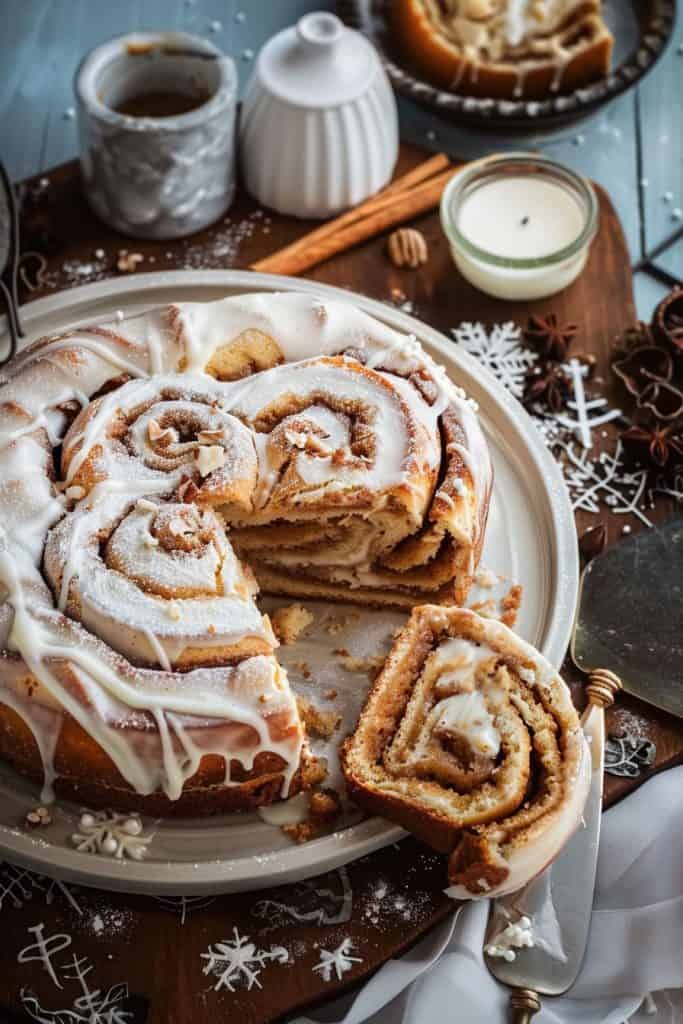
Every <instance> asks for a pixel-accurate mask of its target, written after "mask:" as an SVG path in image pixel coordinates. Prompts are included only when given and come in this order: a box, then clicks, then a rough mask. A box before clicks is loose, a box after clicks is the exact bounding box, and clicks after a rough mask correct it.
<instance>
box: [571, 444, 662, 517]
mask: <svg viewBox="0 0 683 1024" xmlns="http://www.w3.org/2000/svg"><path fill="white" fill-rule="evenodd" d="M554 444H555V449H556V456H557V457H558V461H559V462H560V465H561V467H562V471H563V475H564V478H565V482H566V484H567V487H568V488H569V495H570V497H571V502H572V508H573V509H574V510H576V509H583V511H584V512H599V511H600V503H601V502H602V503H603V504H605V505H607V506H608V507H609V508H610V510H611V511H612V512H614V513H615V514H616V515H629V514H630V515H634V516H637V518H638V519H640V521H641V523H643V525H644V526H652V523H651V522H650V520H649V519H648V518H647V516H646V515H645V513H644V512H643V511H642V510H641V507H640V506H641V502H642V499H643V494H644V491H645V486H646V484H647V477H648V471H647V469H641V470H636V471H634V472H630V471H628V470H626V469H625V468H624V464H623V462H622V451H623V449H622V445H621V442H620V441H619V442H617V446H616V449H615V451H614V452H613V453H611V454H610V453H608V452H602V453H601V454H600V456H599V457H598V458H597V459H591V458H590V457H589V455H588V452H587V450H586V449H583V450H582V451H581V452H579V451H577V449H576V447H575V445H573V444H572V443H571V442H569V443H567V442H565V441H561V440H558V441H555V442H554Z"/></svg>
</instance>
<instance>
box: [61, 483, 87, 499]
mask: <svg viewBox="0 0 683 1024" xmlns="http://www.w3.org/2000/svg"><path fill="white" fill-rule="evenodd" d="M64 494H65V495H66V497H67V498H68V499H69V501H79V500H80V499H81V498H82V497H83V495H84V494H85V488H84V487H78V486H74V487H67V489H66V490H65V491H64Z"/></svg>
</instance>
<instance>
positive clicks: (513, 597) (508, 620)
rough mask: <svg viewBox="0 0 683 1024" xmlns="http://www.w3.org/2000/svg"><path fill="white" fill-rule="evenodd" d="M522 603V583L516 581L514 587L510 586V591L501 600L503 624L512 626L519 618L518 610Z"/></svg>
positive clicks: (501, 619)
mask: <svg viewBox="0 0 683 1024" xmlns="http://www.w3.org/2000/svg"><path fill="white" fill-rule="evenodd" d="M521 603H522V585H521V583H516V584H515V585H514V586H513V587H510V589H509V591H508V592H507V594H506V595H505V597H504V598H503V600H502V601H501V608H502V609H503V614H502V615H501V617H500V621H501V622H502V623H503V625H505V626H508V627H510V628H512V626H514V624H515V622H516V620H517V612H518V611H519V608H520V605H521Z"/></svg>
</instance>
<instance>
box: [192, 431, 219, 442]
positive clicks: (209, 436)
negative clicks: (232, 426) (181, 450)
mask: <svg viewBox="0 0 683 1024" xmlns="http://www.w3.org/2000/svg"><path fill="white" fill-rule="evenodd" d="M197 440H198V441H199V443H200V444H217V443H218V442H219V441H222V440H223V431H222V430H200V431H199V433H198V434H197Z"/></svg>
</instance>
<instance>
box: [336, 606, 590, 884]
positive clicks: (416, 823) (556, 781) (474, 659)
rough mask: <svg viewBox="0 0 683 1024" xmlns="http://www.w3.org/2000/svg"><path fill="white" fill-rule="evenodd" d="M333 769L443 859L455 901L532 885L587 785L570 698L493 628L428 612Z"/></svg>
mask: <svg viewBox="0 0 683 1024" xmlns="http://www.w3.org/2000/svg"><path fill="white" fill-rule="evenodd" d="M342 768H343V771H344V775H345V778H346V782H347V785H348V788H349V791H350V793H351V795H352V797H353V798H354V800H356V801H357V803H359V804H360V805H361V806H362V807H365V808H367V809H368V810H370V811H373V812H375V813H377V814H381V815H383V816H384V817H387V818H390V819H391V820H393V821H397V822H398V823H399V824H401V825H403V826H404V827H405V828H407V829H410V831H412V832H414V833H415V834H416V835H418V836H420V837H421V838H423V839H424V840H425V841H426V842H428V843H430V844H431V845H432V846H434V847H435V848H436V849H438V850H442V851H444V852H447V853H450V860H449V879H450V882H451V888H450V889H449V893H450V895H452V896H457V897H459V898H473V897H476V896H492V895H499V894H501V893H505V892H513V891H515V890H517V889H519V888H521V887H522V886H523V885H524V884H525V883H526V882H527V881H529V880H530V878H532V877H533V876H534V875H536V874H537V873H539V872H540V871H541V870H542V869H543V868H544V867H545V866H546V865H547V864H548V863H549V862H550V861H551V860H552V859H553V858H554V857H555V856H556V855H557V854H558V853H559V851H560V849H561V847H562V845H563V844H564V842H565V841H566V840H567V838H568V836H569V835H570V834H571V832H572V831H573V830H574V828H575V827H576V826H577V824H578V821H579V818H580V815H581V812H582V809H583V805H584V803H585V799H586V795H587V792H588V785H589V780H590V768H589V757H588V751H587V745H586V741H585V739H584V736H583V732H582V730H581V727H580V724H579V720H578V716H577V714H576V711H575V709H574V706H573V704H572V702H571V697H570V694H569V691H568V689H567V687H566V686H565V684H564V683H563V682H562V680H561V679H560V677H559V676H558V675H557V673H556V672H555V671H554V670H553V669H552V667H551V666H550V665H549V664H548V663H547V662H546V661H545V659H544V658H543V657H542V656H541V655H540V654H539V653H538V652H537V651H536V650H534V649H533V648H532V647H530V646H529V645H528V644H526V643H524V641H522V640H520V639H519V637H517V636H516V635H515V634H514V633H512V632H511V631H510V630H509V629H508V628H507V627H506V626H504V625H503V624H502V623H500V622H496V621H494V620H492V619H483V618H481V617H480V616H478V615H476V614H475V613H474V612H471V611H466V610H463V609H456V608H443V607H437V606H433V605H426V606H424V607H420V608H416V609H415V610H414V612H413V614H412V616H411V619H410V620H409V622H408V624H407V626H406V627H405V629H404V630H403V631H402V633H401V634H400V636H399V637H398V639H397V640H396V643H395V645H394V648H393V649H392V651H391V653H390V654H389V657H388V659H387V662H386V665H385V667H384V669H383V671H382V672H381V674H380V675H379V677H378V678H377V680H376V682H375V684H374V686H373V689H372V691H371V693H370V696H369V697H368V700H367V703H366V705H365V708H364V709H363V711H362V713H361V716H360V720H359V723H358V728H357V729H356V731H355V733H354V734H353V735H352V736H351V737H350V738H349V739H348V740H347V741H346V742H345V744H344V747H343V751H342Z"/></svg>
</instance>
